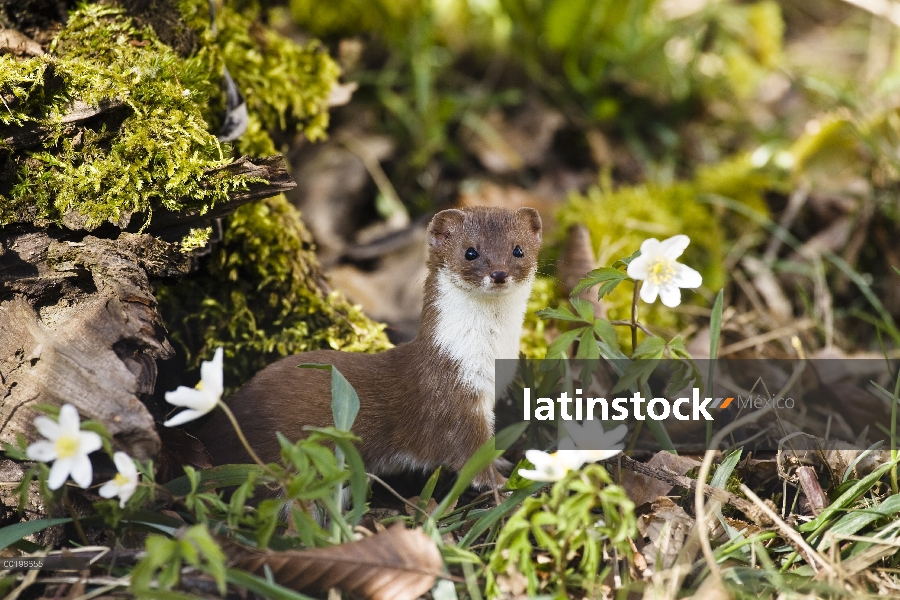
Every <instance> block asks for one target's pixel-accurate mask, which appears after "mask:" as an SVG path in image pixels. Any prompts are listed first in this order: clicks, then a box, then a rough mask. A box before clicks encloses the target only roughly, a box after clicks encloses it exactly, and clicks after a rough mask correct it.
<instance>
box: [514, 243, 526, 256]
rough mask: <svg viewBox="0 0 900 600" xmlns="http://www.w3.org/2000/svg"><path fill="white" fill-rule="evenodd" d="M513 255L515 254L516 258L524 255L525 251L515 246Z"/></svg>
mask: <svg viewBox="0 0 900 600" xmlns="http://www.w3.org/2000/svg"><path fill="white" fill-rule="evenodd" d="M513 256H515V257H516V258H522V257H524V256H525V252H523V251H522V249H521V248H519V247H518V246H516V247H515V248H513Z"/></svg>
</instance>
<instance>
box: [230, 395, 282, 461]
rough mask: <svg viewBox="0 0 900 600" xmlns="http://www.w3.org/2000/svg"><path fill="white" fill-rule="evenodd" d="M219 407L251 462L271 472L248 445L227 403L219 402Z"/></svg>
mask: <svg viewBox="0 0 900 600" xmlns="http://www.w3.org/2000/svg"><path fill="white" fill-rule="evenodd" d="M219 408H221V409H222V410H223V411H225V416H227V417H228V420H229V421H231V426H232V427H234V432H235V433H237V436H238V439H240V440H241V444H243V445H244V449H245V450H246V451H247V454H249V455H250V458H252V459H253V462H255V463H256V464H257V465H259V466H260V467H262V468H263V469H264V470H265V471H266V473H270V474H271V472H270V471H269V467H268V466H267V465H266V463H264V462H263V461H262V460H260V458H259V456H257V455H256V452H254V451H253V448H251V447H250V442H248V441H247V438H245V437H244V432H243V431H241V426H240V425H238V422H237V419H236V418H234V413H233V412H231V409H230V408H228V405H227V404H225V403H224V402H219Z"/></svg>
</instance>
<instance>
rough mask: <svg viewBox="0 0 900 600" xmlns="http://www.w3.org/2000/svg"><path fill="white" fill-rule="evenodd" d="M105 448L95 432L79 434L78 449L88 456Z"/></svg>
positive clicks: (81, 432)
mask: <svg viewBox="0 0 900 600" xmlns="http://www.w3.org/2000/svg"><path fill="white" fill-rule="evenodd" d="M102 447H103V440H101V439H100V436H99V435H97V434H96V433H94V432H93V431H80V432H78V449H79V451H80V452H83V453H84V454H85V456H86V455H88V454H90V453H91V452H94V451H96V450H99V449H100V448H102Z"/></svg>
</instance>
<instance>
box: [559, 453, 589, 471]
mask: <svg viewBox="0 0 900 600" xmlns="http://www.w3.org/2000/svg"><path fill="white" fill-rule="evenodd" d="M586 460H587V459H586V457H585V455H584V453H583V452H582V451H581V450H560V451H558V452H557V453H556V462H555V465H554V466H556V467H557V468H560V469H561V470H562V471H563V473H565V472H566V471H568V470H573V471H574V470H576V469H580V468H581V466H582V465H583V464H584V463H585V462H586Z"/></svg>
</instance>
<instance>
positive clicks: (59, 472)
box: [25, 404, 103, 490]
mask: <svg viewBox="0 0 900 600" xmlns="http://www.w3.org/2000/svg"><path fill="white" fill-rule="evenodd" d="M34 426H35V427H36V428H37V430H38V432H39V433H40V434H41V435H42V436H44V437H45V438H47V439H46V440H39V441H37V442H34V443H33V444H31V445H30V446H28V449H27V450H26V451H25V453H26V455H27V456H28V458H30V459H31V460H38V461H41V462H50V461H51V460H52V461H53V466H52V467H50V477H49V478H48V479H47V486H48V487H49V488H50V489H51V490H57V489H59V488H60V487H62V484H64V483H65V482H66V479H68V478H69V475H71V476H72V480H73V481H75V483H77V484H78V486H79V487H82V488H86V487H88V486H89V485H91V481H92V480H93V478H94V470H93V467H92V466H91V459H90V458H88V454H90V453H91V452H94V451H95V450H99V449H100V448H101V447H102V446H103V442H102V441H101V439H100V436H99V435H97V434H96V433H94V432H93V431H81V420H80V419H79V417H78V409H77V408H75V407H74V406H72V405H71V404H63V405H62V408H60V410H59V420H58V421H54V420H53V419H51V418H49V417H43V416H41V417H36V418H35V419H34Z"/></svg>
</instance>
